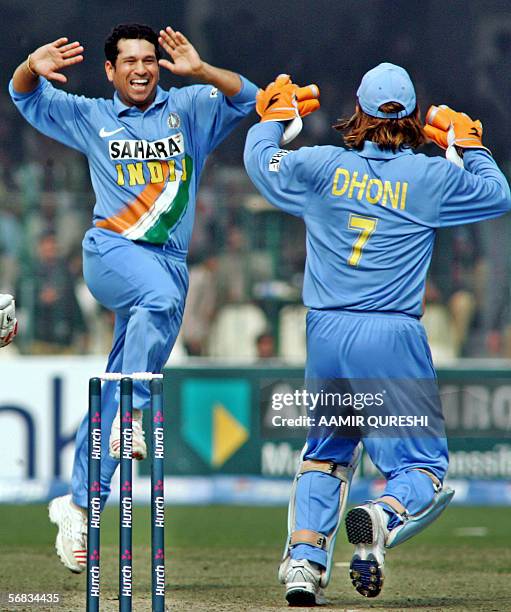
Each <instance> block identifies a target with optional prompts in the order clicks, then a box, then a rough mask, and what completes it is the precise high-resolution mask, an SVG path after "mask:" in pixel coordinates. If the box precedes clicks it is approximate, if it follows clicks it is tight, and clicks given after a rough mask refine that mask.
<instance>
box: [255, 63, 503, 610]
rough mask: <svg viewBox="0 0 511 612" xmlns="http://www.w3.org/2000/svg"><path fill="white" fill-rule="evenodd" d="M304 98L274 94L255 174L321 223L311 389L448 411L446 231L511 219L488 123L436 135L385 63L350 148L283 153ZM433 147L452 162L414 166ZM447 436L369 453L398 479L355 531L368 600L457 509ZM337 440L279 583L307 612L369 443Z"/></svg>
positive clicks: (307, 453) (260, 102) (355, 577)
mask: <svg viewBox="0 0 511 612" xmlns="http://www.w3.org/2000/svg"><path fill="white" fill-rule="evenodd" d="M296 92H297V86H296V85H295V84H293V83H292V82H291V79H290V78H289V77H288V76H287V75H280V76H279V77H278V78H277V79H276V80H275V81H274V82H273V83H271V84H270V85H269V86H268V87H267V88H266V90H265V91H264V92H262V93H260V94H259V95H258V98H257V106H256V108H257V111H258V113H259V115H260V116H261V122H260V123H259V124H258V125H255V126H254V127H252V128H251V130H250V131H249V133H248V137H247V141H246V146H245V166H246V169H247V172H248V173H249V175H250V177H251V178H252V180H253V182H254V183H255V185H256V186H257V188H258V189H259V190H260V192H261V193H262V194H263V195H264V196H265V197H266V198H267V199H268V200H269V201H270V202H272V203H273V204H274V205H275V206H277V207H279V208H281V209H282V210H284V211H286V212H288V213H291V214H293V215H297V216H299V217H301V218H302V219H303V220H304V222H305V225H306V230H307V259H306V264H305V278H304V287H303V299H304V303H305V305H306V306H307V307H308V308H309V312H308V314H307V363H306V378H307V380H308V381H311V380H312V381H314V380H318V381H327V380H331V381H334V380H339V379H342V380H349V381H356V380H361V379H367V380H371V379H379V380H392V379H394V380H398V379H405V380H407V381H411V382H412V383H413V382H417V384H418V383H419V381H426V383H428V384H429V388H430V389H433V391H432V395H434V396H436V397H433V398H432V397H431V396H430V397H429V398H427V397H425V396H422V397H421V396H420V395H419V394H417V395H416V396H414V397H410V399H409V402H410V405H412V404H413V406H414V410H415V412H419V413H420V412H421V409H422V407H424V408H426V404H427V401H429V400H431V399H434V400H438V389H437V386H436V381H435V371H434V369H433V364H432V360H431V354H430V350H429V346H428V342H427V338H426V333H425V331H424V328H423V326H422V325H421V322H420V317H421V315H422V298H423V295H424V286H425V278H426V273H427V270H428V266H429V263H430V260H431V253H432V249H433V243H434V239H435V232H436V229H437V228H440V227H446V226H452V225H459V224H463V223H473V222H476V221H482V220H484V219H490V218H493V217H498V216H499V215H502V214H504V213H505V212H507V211H509V210H510V209H511V195H510V191H509V186H508V184H507V181H506V179H505V177H504V175H503V174H502V173H501V172H500V170H499V168H498V167H497V164H496V163H495V161H494V160H493V158H492V156H491V154H490V152H489V151H488V149H487V148H486V147H485V146H484V145H483V144H482V125H481V123H480V122H479V121H473V120H472V119H471V118H470V117H468V116H467V115H465V114H463V113H458V112H455V111H453V110H451V109H449V108H447V107H432V108H431V109H430V111H429V112H428V114H427V117H426V127H425V128H424V129H423V126H422V123H421V121H420V114H419V108H418V106H417V101H416V96H415V90H414V86H413V84H412V81H411V80H410V77H409V75H408V74H407V72H406V71H405V70H404V69H403V68H401V67H399V66H395V65H393V64H389V63H384V64H380V65H378V66H376V67H375V68H373V69H372V70H370V71H369V72H367V73H366V74H365V76H364V77H363V79H362V82H361V84H360V87H359V89H358V91H357V99H356V104H355V113H354V115H353V116H352V117H351V118H350V119H348V120H345V121H341V122H340V123H339V124H337V125H336V126H334V127H336V128H337V129H338V130H340V131H341V132H343V134H344V147H340V146H319V147H303V148H301V149H298V150H296V151H289V150H286V149H282V148H281V146H280V144H281V138H282V135H283V132H284V129H285V127H286V126H288V125H289V124H294V125H295V126H296V125H299V122H300V119H299V116H298V110H297V100H296ZM427 137H429V138H431V139H432V140H434V141H435V142H436V143H437V144H438V145H439V146H441V147H442V148H444V149H446V150H449V158H450V160H449V161H448V160H446V159H443V158H441V157H434V158H430V157H426V156H425V155H419V154H415V153H414V149H415V148H417V147H419V146H420V145H422V144H423V143H425V142H426V140H427ZM460 158H462V163H461V161H460ZM454 159H456V161H457V164H455V163H451V161H452V160H454ZM462 165H464V168H462V167H461V166H462ZM421 402H424V406H423V405H422V404H421ZM437 427H440V431H439V433H438V434H437V435H434V436H424V437H421V438H417V437H414V436H404V435H403V436H400V437H388V436H384V435H382V436H379V437H366V438H364V439H363V440H362V442H363V444H364V446H365V450H366V451H367V452H368V454H369V455H370V457H371V459H372V461H373V462H374V464H375V465H376V467H377V468H378V469H379V470H380V472H381V473H382V474H383V475H384V477H385V478H386V480H387V482H386V487H385V490H384V491H383V493H382V495H381V496H380V497H379V498H378V499H375V500H372V501H370V502H368V503H365V504H363V505H361V506H359V507H357V508H354V509H352V510H350V512H349V513H348V515H347V517H346V527H347V532H348V539H349V541H350V542H351V543H352V544H354V545H355V552H354V555H353V558H352V561H351V567H350V576H351V579H352V582H353V585H354V586H355V588H356V590H357V591H358V592H359V593H361V594H362V595H364V596H366V597H374V596H376V595H378V594H379V593H380V591H381V589H382V586H383V580H384V569H383V566H384V558H385V552H386V550H387V549H388V548H391V547H394V546H397V545H399V544H401V543H402V542H404V541H405V540H408V539H409V538H411V537H412V536H414V535H415V534H416V533H418V532H419V531H421V530H422V529H424V528H425V527H426V526H427V525H429V524H430V523H431V522H432V521H433V520H434V519H435V518H436V517H438V515H439V514H440V513H441V512H442V511H443V510H444V509H445V507H446V506H447V504H448V503H449V502H450V500H451V498H452V496H453V493H454V492H453V491H452V490H451V489H449V488H446V487H444V485H443V481H444V478H445V474H446V471H447V465H448V453H447V441H446V439H445V433H444V430H443V422H442V421H441V422H440V423H439V424H438V423H437ZM336 433H337V432H336V431H332V430H326V432H325V435H323V436H321V435H318V431H317V430H316V431H314V432H313V431H312V430H311V432H309V436H308V439H307V443H306V446H305V449H304V452H303V455H302V462H301V465H300V468H299V470H298V473H297V476H296V478H295V482H294V485H293V492H292V496H291V500H290V506H289V523H288V528H289V529H288V530H289V533H288V538H287V540H286V545H285V551H284V557H283V560H282V563H281V566H280V571H279V577H280V580H281V581H282V582H283V583H284V584H285V585H286V598H287V600H288V602H289V603H291V604H293V605H317V604H322V603H324V602H325V599H324V594H323V589H324V587H326V586H327V584H328V581H329V577H330V570H331V567H332V555H333V548H334V543H335V537H336V533H337V530H338V528H339V526H340V524H341V520H342V516H343V512H344V508H345V505H346V501H347V498H348V491H349V487H350V482H351V478H352V475H353V471H354V470H355V468H356V465H357V461H358V455H359V439H358V438H357V437H356V436H353V437H349V438H348V437H343V436H339V435H336Z"/></svg>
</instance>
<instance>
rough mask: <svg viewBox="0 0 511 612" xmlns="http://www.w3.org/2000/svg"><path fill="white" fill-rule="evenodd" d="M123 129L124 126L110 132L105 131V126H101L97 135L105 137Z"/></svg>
mask: <svg viewBox="0 0 511 612" xmlns="http://www.w3.org/2000/svg"><path fill="white" fill-rule="evenodd" d="M124 129H126V128H123V127H120V128H118V129H117V130H112V131H111V132H107V131H106V130H105V128H104V127H102V128H101V129H100V130H99V135H100V136H101V138H106V137H107V136H113V135H114V134H117V132H122V130H124Z"/></svg>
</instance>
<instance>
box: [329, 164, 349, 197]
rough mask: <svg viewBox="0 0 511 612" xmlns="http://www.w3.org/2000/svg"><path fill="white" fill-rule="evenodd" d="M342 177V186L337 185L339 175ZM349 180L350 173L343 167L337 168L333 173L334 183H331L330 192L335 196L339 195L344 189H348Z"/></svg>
mask: <svg viewBox="0 0 511 612" xmlns="http://www.w3.org/2000/svg"><path fill="white" fill-rule="evenodd" d="M340 176H343V177H344V183H343V185H342V187H339V177H340ZM349 181H350V173H349V172H348V171H347V170H345V169H344V168H337V170H336V171H335V174H334V184H333V185H332V194H333V195H336V196H341V195H342V194H343V193H344V192H345V191H346V189H348V185H349Z"/></svg>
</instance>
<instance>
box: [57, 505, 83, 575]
mask: <svg viewBox="0 0 511 612" xmlns="http://www.w3.org/2000/svg"><path fill="white" fill-rule="evenodd" d="M48 510H49V515H50V521H51V522H52V523H55V525H57V527H58V528H59V531H58V533H57V539H56V540H55V549H56V551H57V554H58V556H59V557H60V560H61V561H62V563H63V564H64V565H65V566H66V567H67V568H68V569H70V570H71V571H72V572H75V573H76V574H79V573H80V572H83V570H84V569H85V568H86V567H87V513H86V511H83V512H82V511H81V510H78V508H77V506H75V505H74V504H73V503H72V502H71V495H64V496H62V497H56V498H55V499H52V500H51V502H50V505H49V506H48Z"/></svg>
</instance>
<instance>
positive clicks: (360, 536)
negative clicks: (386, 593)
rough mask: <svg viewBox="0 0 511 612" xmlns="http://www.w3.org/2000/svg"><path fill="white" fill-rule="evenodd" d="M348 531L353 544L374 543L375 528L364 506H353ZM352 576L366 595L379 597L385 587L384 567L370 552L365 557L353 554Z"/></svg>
mask: <svg viewBox="0 0 511 612" xmlns="http://www.w3.org/2000/svg"><path fill="white" fill-rule="evenodd" d="M346 532H347V534H348V540H349V542H350V543H351V544H354V545H355V546H358V545H360V544H364V545H369V546H370V545H372V544H373V543H374V530H373V521H372V520H371V515H370V514H369V512H367V510H364V508H353V510H350V511H349V512H348V514H347V516H346ZM350 578H351V582H352V584H353V586H354V587H355V589H356V590H357V592H358V593H360V595H363V596H364V597H377V596H378V595H379V594H380V593H381V590H382V588H383V581H384V576H383V567H382V566H381V565H380V564H379V563H378V561H377V560H376V557H375V556H374V555H373V554H371V553H369V554H368V555H367V557H366V558H365V559H361V558H360V556H359V555H358V554H355V555H353V558H352V559H351V564H350Z"/></svg>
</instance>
